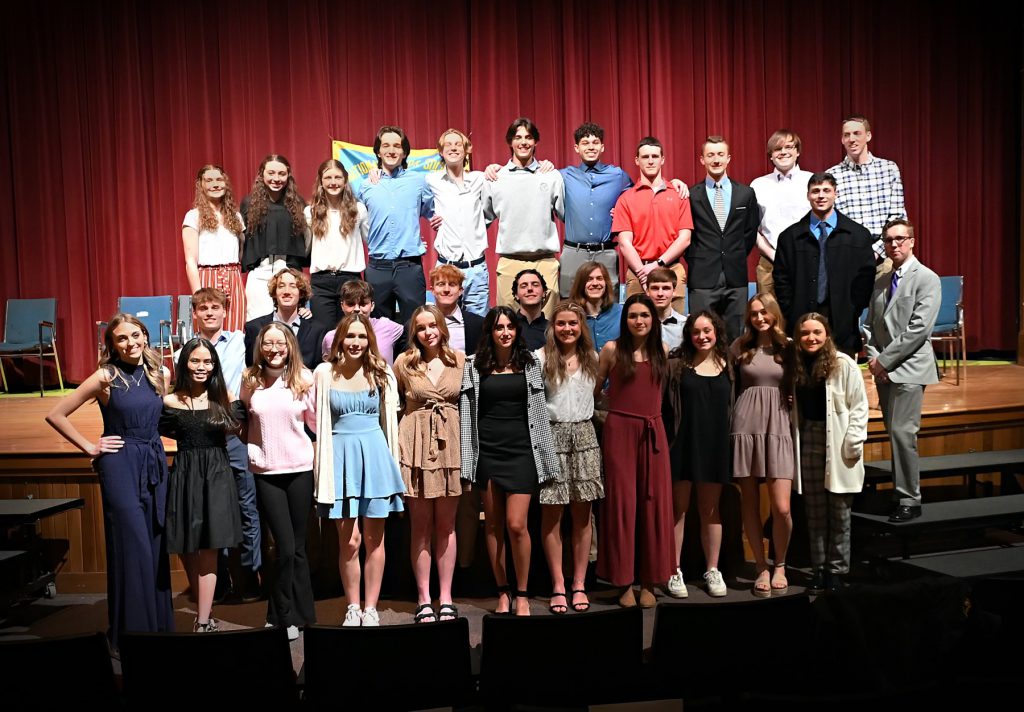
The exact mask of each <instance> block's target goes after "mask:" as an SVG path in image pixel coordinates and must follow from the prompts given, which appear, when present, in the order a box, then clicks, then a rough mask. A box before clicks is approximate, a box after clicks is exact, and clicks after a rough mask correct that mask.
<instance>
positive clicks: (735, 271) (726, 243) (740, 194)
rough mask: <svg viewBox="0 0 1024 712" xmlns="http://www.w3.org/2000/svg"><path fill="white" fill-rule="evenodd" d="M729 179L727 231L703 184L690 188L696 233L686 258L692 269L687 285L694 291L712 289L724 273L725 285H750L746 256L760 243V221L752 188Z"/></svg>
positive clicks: (702, 182) (692, 237)
mask: <svg viewBox="0 0 1024 712" xmlns="http://www.w3.org/2000/svg"><path fill="white" fill-rule="evenodd" d="M729 180H730V182H731V183H732V202H731V203H730V204H729V217H728V218H726V221H725V230H722V229H721V228H720V227H718V218H716V217H715V211H714V209H713V208H712V207H711V200H712V196H710V195H708V190H707V186H705V185H704V181H703V180H702V181H701V182H700V183H697V184H696V185H694V186H692V187H691V188H690V214H691V215H692V216H693V234H692V235H691V236H690V246H689V247H688V248H686V253H685V255H686V265H687V267H688V268H689V274H688V275H687V279H686V283H687V286H689V287H690V288H691V289H711V288H713V287H714V286H715V285H716V284H717V283H718V275H720V274H722V273H723V272H724V273H725V284H726V286H729V287H746V286H747V255H749V254H750V251H751V250H752V249H754V245H755V244H757V227H758V225H759V224H760V220H761V218H760V214H759V213H758V209H757V198H756V197H755V195H754V191H753V190H752V189H751V188H750V186H746V185H743V184H742V183H737V182H736V181H734V180H732V179H731V178H730V179H729Z"/></svg>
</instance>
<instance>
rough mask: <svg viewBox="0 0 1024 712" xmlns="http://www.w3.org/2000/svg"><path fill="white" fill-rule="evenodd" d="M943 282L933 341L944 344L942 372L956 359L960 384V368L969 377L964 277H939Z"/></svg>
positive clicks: (941, 352) (958, 383)
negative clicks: (965, 328)
mask: <svg viewBox="0 0 1024 712" xmlns="http://www.w3.org/2000/svg"><path fill="white" fill-rule="evenodd" d="M939 281H940V282H941V284H942V303H941V304H940V305H939V316H938V317H937V318H936V320H935V328H934V329H933V330H932V343H933V344H935V343H936V342H938V343H939V344H941V346H942V350H941V351H940V354H941V355H942V374H943V375H945V373H946V368H947V367H948V366H949V362H950V361H955V365H954V367H955V368H956V384H957V385H958V386H959V385H960V369H961V368H963V372H964V379H965V380H966V379H967V336H966V333H965V331H964V278H963V276H960V275H958V276H952V277H939Z"/></svg>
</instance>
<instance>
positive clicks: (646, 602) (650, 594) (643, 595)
mask: <svg viewBox="0 0 1024 712" xmlns="http://www.w3.org/2000/svg"><path fill="white" fill-rule="evenodd" d="M656 605H658V599H657V598H655V597H654V590H653V589H652V588H651V587H650V586H641V587H640V607H641V608H654V607H655V606H656Z"/></svg>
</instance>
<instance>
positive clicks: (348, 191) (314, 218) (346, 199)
mask: <svg viewBox="0 0 1024 712" xmlns="http://www.w3.org/2000/svg"><path fill="white" fill-rule="evenodd" d="M331 168H337V169H338V170H339V171H341V174H342V175H343V176H344V177H345V187H343V188H342V189H341V195H340V196H339V197H340V199H341V210H340V214H341V235H342V237H345V236H347V235H348V234H349V233H350V232H352V230H354V229H355V227H356V219H357V218H358V217H359V207H358V206H359V202H358V201H357V200H356V196H355V193H353V192H352V186H351V184H350V183H349V182H348V171H346V170H345V166H343V165H342V164H341V161H337V160H335V159H333V158H328V159H327V160H326V161H324V162H323V163H321V164H320V167H319V168H318V169H317V171H316V185H314V186H313V198H312V200H310V204H309V205H310V207H309V227H310V230H312V232H313V237H315V238H316V239H318V240H320V239H322V238H325V237H327V228H328V227H329V226H330V224H329V222H328V220H327V211H328V209H329V208H330V205H329V203H328V199H327V191H326V190H324V181H323V178H324V173H326V172H327V171H328V170H329V169H331Z"/></svg>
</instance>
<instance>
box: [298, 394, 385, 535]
mask: <svg viewBox="0 0 1024 712" xmlns="http://www.w3.org/2000/svg"><path fill="white" fill-rule="evenodd" d="M331 441H332V443H333V446H334V447H333V451H334V463H333V464H334V467H333V470H334V495H335V502H334V504H333V505H326V504H321V505H318V508H319V513H320V516H322V517H328V518H330V519H348V518H354V517H369V518H371V519H385V518H386V517H387V516H388V515H389V514H391V512H401V511H403V510H404V509H405V505H404V504H403V502H402V495H403V494H405V484H404V483H403V482H402V472H401V470H399V469H398V463H396V462H395V459H394V457H392V455H391V450H390V449H389V448H388V442H387V439H386V438H385V437H384V431H383V430H382V429H381V427H380V393H379V392H377V393H372V394H371V393H368V392H366V391H340V390H337V389H334V388H332V389H331Z"/></svg>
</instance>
